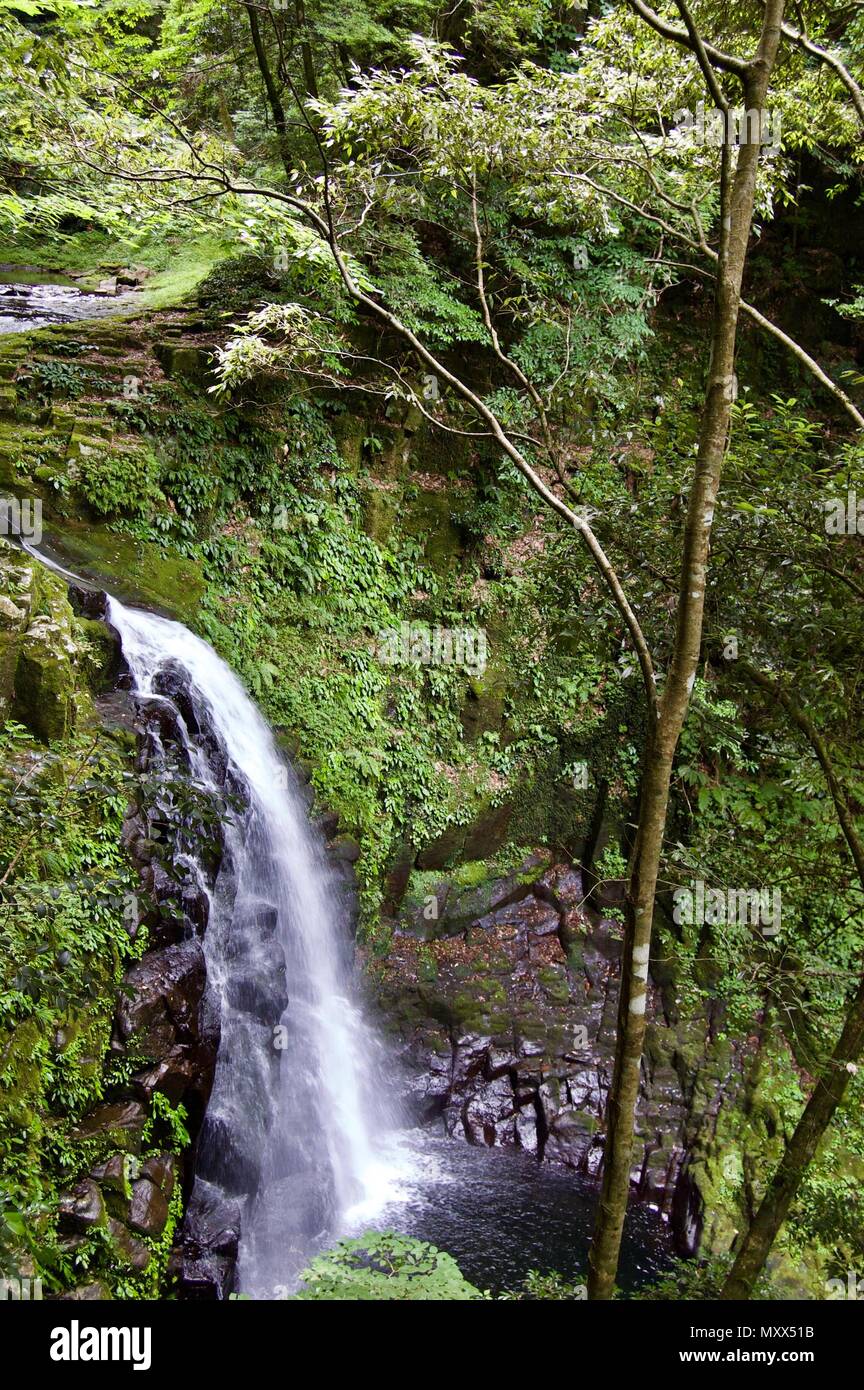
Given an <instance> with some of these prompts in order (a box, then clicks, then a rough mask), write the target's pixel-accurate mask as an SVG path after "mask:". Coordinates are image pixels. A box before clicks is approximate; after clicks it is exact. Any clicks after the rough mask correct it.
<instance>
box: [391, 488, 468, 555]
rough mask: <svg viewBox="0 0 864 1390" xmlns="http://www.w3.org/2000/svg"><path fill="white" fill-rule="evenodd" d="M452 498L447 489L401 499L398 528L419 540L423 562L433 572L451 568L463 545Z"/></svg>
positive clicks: (463, 541)
mask: <svg viewBox="0 0 864 1390" xmlns="http://www.w3.org/2000/svg"><path fill="white" fill-rule="evenodd" d="M452 510H453V498H452V497H451V496H450V495H449V494H448V492H447V491H446V490H445V491H441V492H431V491H421V492H419V493H418V495H417V497H416V498H414V499H413V500H409V501H407V502H405V503H404V505H403V511H402V529H403V530H404V532H405V534H406V535H408V536H413V537H415V539H417V540H419V541H421V542H422V544H423V553H424V558H425V560H426V563H427V565H429V567H430V569H433V570H435V572H436V573H437V574H446V573H447V572H448V571H449V570H451V569H452V568H453V567H454V566H455V564H456V562H457V560H458V559H459V558H460V556H461V555H462V554H463V552H464V549H465V538H464V536H463V534H462V531H461V530H460V528H459V527H458V526H457V525H456V524H455V523H454V521H453V519H452V516H451V512H452Z"/></svg>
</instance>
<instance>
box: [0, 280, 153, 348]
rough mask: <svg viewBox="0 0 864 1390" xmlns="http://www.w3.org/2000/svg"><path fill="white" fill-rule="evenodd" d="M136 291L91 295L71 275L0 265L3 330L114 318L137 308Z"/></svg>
mask: <svg viewBox="0 0 864 1390" xmlns="http://www.w3.org/2000/svg"><path fill="white" fill-rule="evenodd" d="M136 298H137V296H136V294H135V292H134V291H132V290H130V291H128V292H126V293H122V294H116V295H105V294H90V293H88V292H87V291H86V290H82V289H79V287H78V286H77V285H76V283H75V281H74V280H73V279H71V277H70V276H68V275H62V274H60V273H59V272H54V271H44V270H40V269H39V268H38V267H36V266H23V265H21V266H19V265H3V264H0V333H23V332H25V331H26V330H27V329H30V328H46V327H47V326H48V325H49V324H63V323H76V322H78V321H80V320H83V319H102V318H110V317H111V316H112V315H114V314H121V313H123V312H124V311H128V310H129V309H131V308H133V307H134V305H135V303H136Z"/></svg>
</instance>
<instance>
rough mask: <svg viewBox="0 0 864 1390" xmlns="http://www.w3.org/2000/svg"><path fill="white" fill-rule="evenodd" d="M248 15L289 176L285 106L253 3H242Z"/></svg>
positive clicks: (283, 162) (285, 167)
mask: <svg viewBox="0 0 864 1390" xmlns="http://www.w3.org/2000/svg"><path fill="white" fill-rule="evenodd" d="M243 8H244V9H245V11H246V13H247V15H248V16H249V29H250V31H251V34H252V47H253V48H254V49H255V57H256V59H257V61H258V71H259V72H260V73H261V80H262V81H263V83H264V90H265V92H266V93H267V102H268V104H269V107H270V114H271V115H272V117H273V124H274V126H275V127H276V138H277V140H278V142H279V158H280V159H281V160H282V167H283V169H284V170H285V173H286V174H287V175H288V177H289V178H290V177H291V156H290V153H289V150H288V123H287V121H286V119H285V108H284V107H283V105H282V101H281V98H280V96H279V89H278V88H277V86H276V83H275V81H274V80H273V73H272V72H271V70H270V63H269V62H268V59H267V50H266V49H265V47H264V41H263V39H262V38H261V28H260V25H259V24H258V15H257V13H256V11H255V6H254V5H244V6H243Z"/></svg>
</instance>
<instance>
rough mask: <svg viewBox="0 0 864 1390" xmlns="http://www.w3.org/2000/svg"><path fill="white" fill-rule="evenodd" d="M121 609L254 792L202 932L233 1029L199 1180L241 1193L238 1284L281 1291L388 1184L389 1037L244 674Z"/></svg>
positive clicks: (146, 674)
mask: <svg viewBox="0 0 864 1390" xmlns="http://www.w3.org/2000/svg"><path fill="white" fill-rule="evenodd" d="M109 616H110V621H111V623H112V624H113V626H114V627H115V628H116V629H117V631H118V633H119V635H120V639H121V642H122V647H123V653H124V656H125V658H126V661H127V662H128V665H129V668H130V671H131V673H132V677H133V681H134V685H135V689H136V692H137V693H138V695H139V696H140V697H143V698H145V699H146V698H147V697H148V696H151V697H153V698H155V699H162V698H164V695H163V694H161V693H160V688H159V687H160V676H164V673H165V672H166V671H167V670H171V669H173V670H174V671H175V672H176V671H177V670H178V668H179V670H180V671H181V672H182V673H184V682H187V683H188V687H187V694H188V700H189V703H190V704H191V708H192V712H193V715H194V718H195V719H196V720H197V721H198V723H199V726H203V727H205V728H207V729H208V731H212V733H215V735H216V737H217V739H218V742H219V743H220V744H221V745H222V748H223V749H224V757H225V758H226V759H227V763H228V767H229V770H230V771H231V772H232V774H233V777H234V781H235V782H239V783H240V785H241V786H242V789H243V800H244V802H247V803H248V805H247V806H245V807H244V808H243V809H242V810H241V811H240V812H238V814H237V816H236V817H233V818H232V817H230V816H229V818H228V824H227V825H226V827H225V856H224V867H223V869H222V870H221V871H220V875H219V878H218V879H217V882H216V888H215V891H214V894H213V899H212V903H211V916H210V923H209V926H208V929H207V932H206V935H205V940H204V949H205V956H206V960H207V973H208V991H209V994H210V997H211V1002H212V1003H213V1006H214V1007H215V1008H216V1009H217V1010H218V1015H219V1022H220V1028H221V1038H220V1044H219V1053H218V1058H217V1064H216V1075H215V1079H214V1085H213V1091H212V1094H211V1098H210V1102H209V1105H208V1110H207V1118H206V1120H205V1126H204V1131H203V1132H202V1140H201V1148H200V1153H199V1163H198V1177H197V1179H196V1187H197V1188H201V1187H205V1189H206V1190H207V1191H209V1190H212V1189H214V1188H215V1189H216V1190H219V1189H221V1191H222V1192H225V1193H227V1194H229V1195H230V1196H232V1197H234V1198H237V1199H240V1200H241V1201H242V1203H243V1214H242V1226H241V1241H240V1254H239V1282H240V1287H241V1289H242V1290H244V1291H246V1292H249V1293H251V1294H253V1295H255V1296H258V1297H264V1298H273V1297H275V1296H278V1294H277V1292H276V1291H277V1290H279V1289H280V1288H283V1287H291V1284H292V1282H293V1280H295V1279H296V1274H297V1272H298V1270H299V1268H301V1267H302V1265H303V1263H304V1262H305V1261H306V1259H308V1256H309V1254H310V1253H311V1252H313V1251H314V1250H315V1248H316V1247H317V1246H319V1245H320V1243H321V1241H322V1239H326V1238H327V1236H328V1235H332V1234H333V1233H335V1232H337V1231H338V1229H339V1227H340V1225H341V1224H342V1223H343V1222H344V1221H345V1220H346V1219H349V1218H350V1216H351V1213H352V1209H353V1210H354V1211H355V1212H356V1211H357V1209H358V1208H359V1209H360V1210H363V1209H364V1208H365V1209H367V1210H369V1211H370V1212H371V1211H373V1210H375V1209H376V1208H377V1207H378V1206H379V1205H380V1203H381V1201H383V1200H384V1199H385V1197H386V1195H387V1191H388V1185H389V1179H390V1171H389V1170H388V1168H387V1166H386V1165H385V1164H384V1163H383V1162H382V1161H381V1159H380V1158H379V1157H378V1155H377V1154H376V1136H379V1137H380V1135H381V1134H382V1131H383V1130H384V1129H386V1128H387V1125H388V1119H389V1117H388V1116H387V1114H386V1112H382V1102H381V1099H380V1098H381V1096H382V1093H383V1092H386V1089H387V1087H386V1079H385V1077H384V1076H383V1075H382V1074H381V1073H382V1070H383V1064H382V1049H381V1043H380V1041H379V1040H378V1039H377V1037H376V1035H375V1034H374V1031H373V1030H372V1029H371V1028H370V1027H369V1026H368V1024H367V1023H366V1021H365V1020H364V1018H363V1015H362V1012H361V1010H360V1009H359V1008H358V1005H357V1003H356V1002H355V1001H354V1000H353V998H352V997H351V988H350V976H351V950H350V939H349V935H348V932H347V928H346V922H345V914H344V907H343V903H342V899H341V896H340V893H339V891H338V887H337V885H336V884H335V883H334V881H333V876H332V871H331V869H330V867H329V865H328V862H327V859H326V856H325V854H324V852H323V848H322V847H321V846H320V845H319V843H318V839H317V837H316V835H315V834H314V832H313V831H312V829H311V828H310V826H309V824H308V821H307V817H306V808H305V804H304V801H303V797H302V793H301V790H300V788H299V786H298V784H297V782H296V779H295V777H294V774H293V772H292V771H291V769H290V768H288V767H287V766H286V764H285V761H284V759H283V758H282V756H281V755H280V753H279V751H278V748H277V746H276V744H275V741H274V739H273V736H272V734H271V732H270V729H269V728H268V726H267V724H266V723H265V721H264V719H263V718H262V717H261V715H260V713H259V712H258V710H257V709H256V707H255V705H254V704H253V702H252V701H251V699H250V698H249V696H248V695H247V693H246V691H245V690H244V688H243V686H242V684H241V683H240V681H239V680H238V679H237V677H236V676H235V675H234V673H233V672H232V671H231V670H230V668H229V667H228V666H227V665H226V664H225V662H224V661H222V660H221V659H220V658H219V657H218V656H217V655H216V653H215V652H214V651H213V649H212V648H211V647H210V646H208V645H207V643H206V642H203V641H201V640H200V639H199V638H197V637H195V636H194V635H193V634H192V633H190V632H189V631H188V629H186V628H185V627H183V626H182V625H181V624H179V623H176V622H171V621H169V620H167V619H165V618H161V617H157V616H155V615H153V614H151V613H146V612H142V611H140V610H137V609H129V608H127V607H125V606H124V605H123V604H121V603H120V602H118V601H117V600H116V599H113V598H109ZM186 732H187V735H188V736H189V737H188V744H187V750H186V751H187V754H188V756H189V758H190V761H191V764H192V770H193V775H194V779H195V780H196V781H197V782H199V783H201V784H203V785H204V786H205V787H206V786H208V785H209V786H214V785H215V783H214V780H213V772H212V769H211V766H210V762H209V759H208V750H207V739H202V738H197V739H196V738H195V737H194V733H195V731H194V730H190V729H187V731H186ZM211 741H212V740H211ZM286 1001H287V1002H286ZM192 1202H193V1205H194V1202H195V1193H193V1198H192Z"/></svg>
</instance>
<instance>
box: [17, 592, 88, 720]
mask: <svg viewBox="0 0 864 1390" xmlns="http://www.w3.org/2000/svg"><path fill="white" fill-rule="evenodd" d="M36 594H37V599H36V607H37V609H38V611H37V612H36V614H35V616H34V617H33V618H32V619H31V621H30V623H29V625H28V627H27V630H26V632H25V633H24V635H23V637H22V638H21V642H20V645H19V649H18V661H17V664H16V666H15V700H14V703H13V707H12V708H13V713H14V714H15V717H16V718H17V719H20V720H21V722H22V723H23V724H26V725H27V727H28V728H29V729H32V731H33V733H34V734H36V736H37V738H40V739H42V740H43V741H44V742H45V743H51V742H52V741H53V740H55V739H60V738H63V737H64V735H65V734H66V733H67V732H68V730H69V729H70V728H71V727H72V725H73V724H74V720H75V708H76V706H75V691H76V676H75V662H76V659H77V656H78V647H77V644H76V643H75V639H74V637H73V635H72V627H73V614H72V608H71V606H70V604H69V601H68V599H67V597H66V586H65V584H63V582H62V580H59V579H58V578H57V577H56V576H55V575H53V574H50V573H49V572H48V571H46V570H40V571H39V573H38V575H37V581H36Z"/></svg>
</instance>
